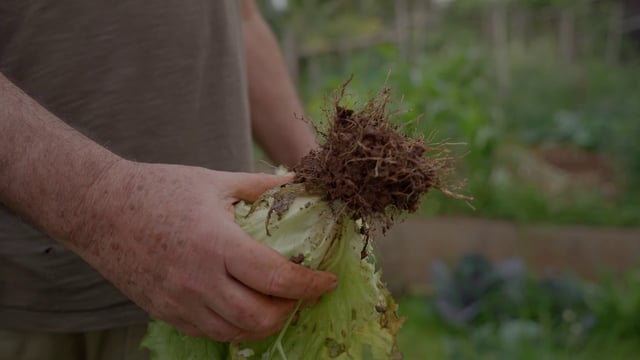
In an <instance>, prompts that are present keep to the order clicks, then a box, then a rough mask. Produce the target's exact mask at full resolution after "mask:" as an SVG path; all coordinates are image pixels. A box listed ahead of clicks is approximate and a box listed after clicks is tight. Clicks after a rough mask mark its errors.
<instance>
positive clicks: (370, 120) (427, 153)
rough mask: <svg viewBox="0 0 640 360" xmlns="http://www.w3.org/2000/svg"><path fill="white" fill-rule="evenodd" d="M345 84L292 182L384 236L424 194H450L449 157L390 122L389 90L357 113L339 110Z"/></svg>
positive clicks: (441, 145) (444, 149)
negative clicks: (336, 204) (318, 141)
mask: <svg viewBox="0 0 640 360" xmlns="http://www.w3.org/2000/svg"><path fill="white" fill-rule="evenodd" d="M348 83H349V81H347V82H346V83H345V84H344V85H343V86H342V88H341V89H340V90H339V91H338V92H337V93H336V97H335V101H334V104H333V111H332V113H331V115H330V119H329V120H330V125H329V129H328V131H327V132H326V133H321V134H320V135H321V136H322V137H323V138H324V142H323V144H322V145H321V146H320V148H319V149H317V150H315V151H312V152H310V153H309V154H308V155H306V156H305V157H304V158H303V159H302V160H301V161H300V163H299V164H298V165H297V166H296V167H294V169H293V171H294V172H295V174H296V175H295V180H294V182H296V183H302V184H303V185H304V186H305V189H306V191H307V192H309V193H312V194H320V195H322V196H323V197H324V198H325V199H326V200H328V201H340V202H341V203H343V204H344V205H345V210H346V211H347V212H348V215H349V216H350V217H352V218H353V219H363V220H365V223H367V224H370V225H371V224H375V225H382V230H383V231H386V229H388V228H389V227H390V226H391V225H392V224H393V222H394V218H395V215H397V214H398V213H401V212H405V211H407V212H414V211H416V210H417V209H418V207H419V204H420V198H421V197H422V196H423V195H424V194H426V193H427V192H428V191H429V190H430V189H432V188H435V189H438V190H440V191H442V192H444V193H446V194H447V195H450V196H453V197H456V198H460V199H464V200H471V198H470V197H467V196H463V195H459V194H456V193H455V192H453V191H450V190H449V188H448V184H447V178H448V176H449V175H450V173H451V172H452V169H453V161H454V158H453V156H452V155H450V153H449V150H448V149H447V146H446V143H431V142H429V141H425V139H424V138H422V137H412V136H410V135H408V134H407V133H406V132H405V131H404V129H403V127H402V126H401V125H399V124H397V123H394V122H393V121H392V120H393V118H394V116H396V115H397V112H393V111H391V110H390V109H389V105H390V103H391V97H390V94H391V92H390V90H389V89H388V88H384V89H382V90H381V91H380V92H379V93H377V94H376V95H375V96H374V97H373V98H371V99H370V100H368V101H367V102H366V103H365V104H364V106H362V108H361V109H347V108H345V107H343V106H341V105H340V103H341V101H342V100H343V98H344V93H345V89H346V87H347V85H348Z"/></svg>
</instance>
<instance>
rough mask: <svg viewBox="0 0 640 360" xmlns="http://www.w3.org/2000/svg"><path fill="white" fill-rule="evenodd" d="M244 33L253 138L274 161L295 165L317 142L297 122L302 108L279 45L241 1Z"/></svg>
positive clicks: (248, 4) (247, 3)
mask: <svg viewBox="0 0 640 360" xmlns="http://www.w3.org/2000/svg"><path fill="white" fill-rule="evenodd" d="M243 31H244V40H245V41H244V43H245V49H246V58H247V72H248V79H249V101H250V105H251V122H252V128H253V129H252V130H253V135H254V137H255V139H256V141H257V142H258V144H260V146H262V148H263V149H264V150H265V151H266V153H267V155H269V157H270V158H271V159H272V160H273V161H275V162H277V163H279V164H284V165H287V166H294V165H295V164H296V163H297V162H298V160H299V159H300V158H301V157H302V156H303V155H305V154H306V153H307V152H309V150H311V149H312V148H314V147H315V146H316V140H315V136H314V135H313V132H312V131H311V129H310V127H309V125H308V124H307V123H305V122H304V121H303V120H301V119H300V117H301V116H303V114H304V109H303V107H302V104H301V102H300V100H299V98H298V96H297V92H296V89H295V87H294V85H293V83H292V81H291V78H290V76H289V74H288V72H287V68H286V66H285V64H284V60H283V58H282V54H281V52H280V49H279V47H278V43H277V41H276V39H275V37H274V36H273V33H272V32H271V29H269V27H268V26H267V24H266V23H265V21H264V19H263V18H262V16H261V15H260V14H259V13H258V11H257V10H256V9H255V4H254V3H253V1H247V0H245V1H244V2H243ZM296 115H297V116H296Z"/></svg>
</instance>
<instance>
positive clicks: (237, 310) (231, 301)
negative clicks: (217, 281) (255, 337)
mask: <svg viewBox="0 0 640 360" xmlns="http://www.w3.org/2000/svg"><path fill="white" fill-rule="evenodd" d="M222 289H224V291H223V292H222V293H217V294H212V295H213V296H210V297H208V298H207V299H205V301H207V303H208V306H209V307H210V308H211V310H212V311H214V312H216V313H217V314H219V315H220V316H221V317H222V318H224V319H225V320H226V321H228V322H229V323H231V324H233V325H235V326H237V327H238V328H240V329H242V330H243V331H245V332H250V333H256V334H267V335H271V334H274V333H277V332H278V331H279V330H280V329H281V328H282V326H284V324H285V322H286V320H287V318H288V317H289V315H290V314H291V313H292V312H293V310H294V308H295V305H296V301H295V300H287V299H281V298H275V297H270V296H266V295H264V294H261V293H258V292H257V291H254V290H252V289H249V288H248V287H246V286H244V285H243V284H241V283H239V282H238V281H236V280H235V279H232V278H228V282H227V283H225V284H224V285H223V287H222Z"/></svg>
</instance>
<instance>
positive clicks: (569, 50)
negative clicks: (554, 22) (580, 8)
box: [558, 8, 576, 64]
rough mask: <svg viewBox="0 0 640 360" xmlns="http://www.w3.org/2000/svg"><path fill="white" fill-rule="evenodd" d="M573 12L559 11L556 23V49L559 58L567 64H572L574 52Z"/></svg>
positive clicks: (567, 10) (567, 9)
mask: <svg viewBox="0 0 640 360" xmlns="http://www.w3.org/2000/svg"><path fill="white" fill-rule="evenodd" d="M575 15H576V14H575V11H574V9H572V8H565V9H562V10H560V21H559V23H558V38H559V39H558V47H559V49H558V50H559V53H560V58H561V59H562V61H564V62H565V63H567V64H573V61H574V50H575V22H576V16H575Z"/></svg>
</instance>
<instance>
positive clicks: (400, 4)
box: [395, 0, 411, 61]
mask: <svg viewBox="0 0 640 360" xmlns="http://www.w3.org/2000/svg"><path fill="white" fill-rule="evenodd" d="M395 13H396V14H395V15H396V42H397V44H398V47H399V48H400V56H401V57H402V59H403V60H405V61H408V60H409V58H410V57H411V53H410V52H411V49H410V44H411V39H410V38H409V36H410V29H411V23H410V22H411V16H410V15H409V1H408V0H396V1H395Z"/></svg>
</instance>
